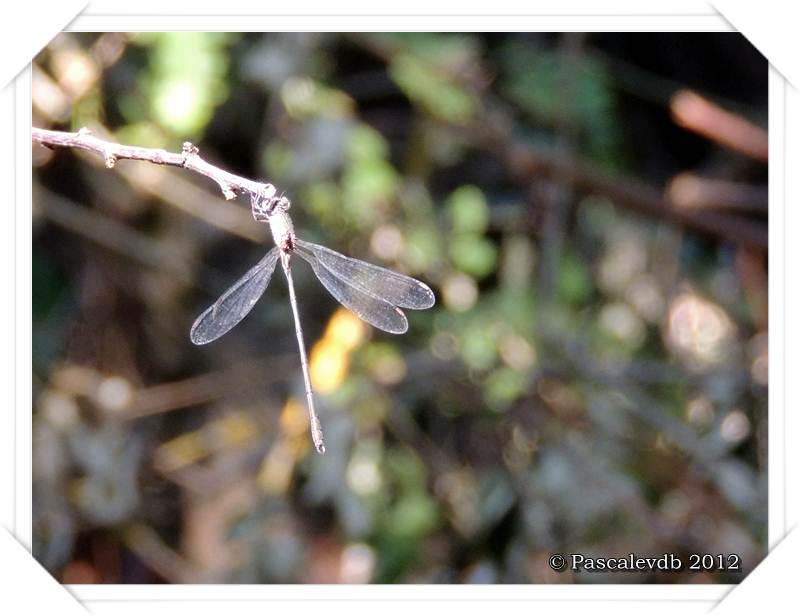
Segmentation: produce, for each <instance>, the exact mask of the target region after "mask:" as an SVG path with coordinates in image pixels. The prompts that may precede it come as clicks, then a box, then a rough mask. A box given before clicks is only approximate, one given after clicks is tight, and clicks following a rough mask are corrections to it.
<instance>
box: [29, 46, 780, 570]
mask: <svg viewBox="0 0 800 616" xmlns="http://www.w3.org/2000/svg"><path fill="white" fill-rule="evenodd" d="M766 113H767V63H766V61H765V60H764V58H763V57H761V56H760V55H759V54H758V53H757V52H756V51H755V50H754V49H753V48H752V47H751V46H750V45H749V44H748V43H747V42H746V41H745V40H744V39H743V38H742V37H741V36H739V35H738V34H728V33H725V34H722V33H719V34H705V33H704V34H699V33H698V34H677V33H672V34H658V33H647V34H601V33H598V34H580V33H568V34H508V35H504V34H430V33H417V34H348V35H339V34H301V33H294V34H220V33H176V34H163V33H147V34H122V33H104V34H103V33H99V34H63V35H61V36H59V37H58V38H56V39H55V40H53V41H52V42H51V44H50V45H49V46H48V47H47V48H46V49H44V50H43V52H42V53H41V54H40V55H39V56H38V57H37V58H36V60H35V62H34V65H33V116H34V124H35V125H36V126H39V127H44V128H56V129H62V130H71V131H74V130H77V129H78V128H80V127H82V126H87V127H89V128H91V129H92V130H93V131H94V132H95V133H96V134H98V135H100V136H103V137H106V138H108V139H111V140H114V141H118V142H121V143H127V144H133V145H141V146H150V147H162V148H166V149H168V150H171V151H179V150H180V148H181V143H182V142H183V141H185V140H188V141H191V142H193V143H195V144H196V145H197V146H198V147H199V148H200V151H201V155H203V156H204V157H205V158H206V159H207V160H209V161H211V162H213V163H215V164H218V165H219V166H221V167H222V168H225V169H227V170H229V171H232V172H234V173H237V174H240V175H243V176H246V177H251V178H254V179H258V178H264V179H267V180H268V181H270V182H272V183H274V184H275V185H276V186H277V187H278V188H279V190H285V191H286V192H287V194H288V195H289V196H290V197H291V199H292V201H293V209H292V214H293V217H294V220H295V224H296V226H297V228H298V230H299V233H300V234H301V235H302V236H303V237H305V238H307V239H309V240H312V241H316V242H320V243H323V244H325V245H326V246H330V247H331V248H334V249H336V250H339V251H341V252H344V253H346V254H349V255H352V256H355V257H358V258H363V259H366V260H368V261H371V262H375V263H380V264H385V265H387V266H388V267H391V268H392V269H395V270H397V271H402V272H406V273H408V274H410V275H413V276H416V277H418V278H421V279H423V280H425V281H427V282H428V283H429V284H430V285H431V286H432V287H433V288H434V290H435V292H436V294H437V298H438V301H437V305H436V306H435V308H433V309H431V310H428V311H423V312H413V313H411V314H410V315H409V317H410V322H411V327H410V331H409V332H408V333H407V334H406V335H403V336H397V337H394V336H391V335H387V334H384V333H382V332H378V331H374V330H372V329H371V328H369V327H368V326H367V325H365V324H363V323H361V322H360V321H358V320H357V319H356V318H355V317H354V316H352V315H351V314H350V313H348V312H347V311H345V310H343V309H341V308H339V307H337V305H336V303H335V302H334V301H333V300H332V299H331V298H330V297H328V296H327V295H326V292H325V290H324V289H323V288H322V286H321V285H320V284H318V282H317V281H316V280H315V279H314V277H313V275H311V274H310V273H309V272H308V271H307V269H306V268H304V267H302V266H298V267H297V268H295V270H296V272H297V273H296V274H295V275H296V284H297V285H298V295H299V298H300V301H301V307H300V309H301V316H302V318H303V321H304V328H305V330H306V332H307V333H306V340H307V344H308V345H309V347H310V349H309V351H310V362H311V370H312V379H313V382H314V384H315V388H316V390H317V392H318V404H319V407H320V413H321V418H322V421H323V424H324V426H325V428H326V435H327V444H328V453H327V454H326V455H325V456H318V455H316V454H315V453H314V451H313V448H312V447H311V442H310V438H309V436H308V426H307V419H306V411H305V406H304V401H303V394H302V391H303V389H302V378H301V373H300V367H299V359H298V356H297V350H296V347H295V341H294V332H293V329H292V322H291V315H290V311H289V307H288V306H287V301H286V296H287V293H286V289H285V285H284V284H283V280H282V279H281V278H280V277H276V278H275V280H274V281H273V284H272V285H271V287H270V288H269V289H268V291H267V293H266V295H265V297H264V299H262V301H261V302H260V303H259V304H258V305H257V307H256V309H255V310H254V311H253V312H252V313H251V315H250V316H249V317H248V318H247V319H246V320H245V321H243V322H242V323H241V324H240V325H239V326H238V327H237V328H236V329H234V330H233V331H232V332H230V333H229V334H228V335H226V336H225V337H224V338H222V339H220V340H219V341H218V342H215V343H214V344H211V345H208V346H207V347H195V346H193V345H191V344H190V342H189V337H188V331H189V327H190V325H191V323H192V321H193V319H194V318H195V316H196V315H197V314H198V313H199V312H200V311H201V310H202V309H203V308H205V306H206V305H208V304H209V303H210V302H211V301H213V299H215V298H216V297H217V295H218V294H219V293H220V292H221V291H222V290H223V289H224V288H226V286H227V285H229V284H230V283H232V282H233V281H234V280H235V279H237V278H238V277H239V276H240V275H241V274H242V273H243V272H244V271H246V270H247V269H248V268H249V267H250V266H251V265H252V264H254V263H255V262H256V261H257V260H258V259H260V257H261V255H263V253H264V251H265V250H266V248H267V247H268V245H269V243H270V242H271V239H270V238H269V236H268V231H267V229H266V226H265V225H258V224H257V223H255V222H254V221H253V219H252V217H251V215H250V212H249V207H248V204H247V203H245V200H244V199H240V202H235V201H234V202H226V201H225V200H224V199H223V198H222V197H221V195H220V194H219V191H218V189H217V187H216V186H215V185H213V184H212V183H211V182H210V181H208V180H207V179H205V178H202V177H200V176H196V177H195V176H193V175H192V174H190V173H189V172H185V171H181V170H176V169H167V168H161V167H157V166H155V165H150V164H148V163H142V162H132V161H120V162H119V163H118V164H117V166H116V167H115V168H114V169H113V170H107V169H105V168H104V167H103V161H102V160H100V159H99V157H92V156H89V155H84V154H83V153H80V152H77V151H69V152H67V151H52V150H48V149H45V148H42V147H40V146H34V148H33V158H34V171H33V173H34V193H33V194H34V197H33V210H34V211H33V323H34V325H33V383H34V385H33V387H34V392H33V393H34V400H35V405H34V409H33V419H34V450H33V455H34V486H33V487H34V501H33V513H34V554H35V556H36V557H37V558H38V559H39V560H40V561H41V562H42V564H43V565H44V566H45V567H47V569H48V570H50V571H51V572H52V573H53V574H54V575H55V576H56V577H57V578H58V579H60V580H62V581H63V582H71V583H92V582H94V583H153V582H173V583H175V582H191V583H197V582H215V583H224V582H239V583H269V582H423V583H429V582H437V583H438V582H444V583H494V582H513V583H527V582H537V583H557V582H587V583H602V582H664V583H713V582H735V581H737V580H739V579H741V578H742V577H743V576H744V575H745V574H746V573H747V572H748V571H749V570H750V569H752V568H753V567H754V566H755V565H756V564H757V563H758V561H759V560H760V559H761V558H762V557H763V555H764V554H765V549H766V528H767V527H766V524H767V509H766V503H767V500H766V497H767V481H766V479H767V475H766V471H767V458H766V454H767V312H766V301H767V271H766V256H767V244H766V220H767V214H766V177H767V165H766V133H765V129H764V127H765V126H766V121H767V117H766ZM553 552H562V553H573V552H583V553H585V554H587V555H593V556H607V557H608V556H619V555H626V554H628V553H629V552H634V553H636V554H637V555H642V556H656V555H660V554H662V553H663V552H674V553H676V554H678V555H679V556H683V557H687V556H688V555H689V554H691V553H711V554H729V553H737V554H740V555H741V557H742V564H743V569H742V571H741V572H713V571H708V572H699V573H696V572H694V573H693V572H688V571H685V572H683V573H670V574H655V573H651V574H646V573H642V574H636V575H634V574H625V576H624V579H623V578H622V577H620V576H619V575H614V574H606V573H584V574H573V573H561V574H557V573H554V572H552V571H551V570H550V569H549V567H548V565H547V559H548V556H549V555H550V554H551V553H553Z"/></svg>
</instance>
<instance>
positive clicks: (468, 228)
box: [445, 186, 489, 233]
mask: <svg viewBox="0 0 800 616" xmlns="http://www.w3.org/2000/svg"><path fill="white" fill-rule="evenodd" d="M445 207H446V208H447V213H448V215H449V217H450V224H451V225H452V227H453V230H454V231H457V232H471V233H484V232H485V231H486V229H487V228H488V227H489V206H488V205H487V204H486V198H485V197H484V196H483V192H482V191H481V189H480V188H478V187H477V186H461V187H460V188H457V189H456V190H454V191H453V192H452V193H451V194H450V196H449V197H448V198H447V202H446V203H445Z"/></svg>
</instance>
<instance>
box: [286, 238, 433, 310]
mask: <svg viewBox="0 0 800 616" xmlns="http://www.w3.org/2000/svg"><path fill="white" fill-rule="evenodd" d="M297 245H298V246H299V247H300V248H301V249H304V250H306V251H308V252H311V253H313V254H314V255H315V256H316V257H317V259H319V262H320V263H321V264H322V265H323V266H325V268H326V269H327V270H328V271H329V272H330V273H331V274H333V275H334V276H335V277H336V278H340V279H343V280H346V281H347V283H348V284H349V285H350V286H352V287H355V288H356V289H358V290H359V291H361V292H362V293H366V294H367V295H371V296H372V297H376V298H378V299H382V300H385V301H387V302H389V303H390V304H393V305H395V306H399V307H400V308H412V309H415V310H421V309H423V308H430V307H431V306H433V304H434V303H435V302H436V298H435V297H434V295H433V291H431V290H430V288H429V287H428V285H426V284H424V283H422V282H420V281H419V280H416V279H415V278H411V277H410V276H404V275H403V274H398V273H397V272H393V271H392V270H389V269H386V268H385V267H378V266H377V265H372V264H371V263H366V262H365V261H359V260H358V259H353V258H351V257H346V256H344V255H342V254H339V253H338V252H335V251H333V250H331V249H330V248H325V247H324V246H320V245H318V244H312V243H311V242H305V241H303V240H300V239H298V240H297Z"/></svg>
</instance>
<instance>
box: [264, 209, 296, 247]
mask: <svg viewBox="0 0 800 616" xmlns="http://www.w3.org/2000/svg"><path fill="white" fill-rule="evenodd" d="M269 228H270V230H271V231H272V239H273V240H275V245H276V246H277V247H278V248H280V249H281V251H283V252H290V251H292V250H294V246H295V236H294V225H293V224H292V219H291V218H289V214H288V213H287V212H286V210H284V209H283V208H276V209H275V211H273V213H272V214H271V215H270V217H269Z"/></svg>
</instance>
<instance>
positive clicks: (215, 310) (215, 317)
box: [189, 247, 280, 344]
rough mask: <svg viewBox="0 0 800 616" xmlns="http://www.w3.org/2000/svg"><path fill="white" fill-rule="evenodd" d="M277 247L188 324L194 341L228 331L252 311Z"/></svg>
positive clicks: (205, 340)
mask: <svg viewBox="0 0 800 616" xmlns="http://www.w3.org/2000/svg"><path fill="white" fill-rule="evenodd" d="M279 254H280V253H279V251H278V248H277V247H276V248H273V249H272V250H270V251H269V252H268V253H267V255H266V256H265V257H264V258H263V259H261V261H259V262H258V263H257V264H256V265H255V266H254V267H253V268H252V269H251V270H250V271H249V272H247V273H246V274H245V275H244V276H242V277H241V278H240V279H239V280H237V281H236V284H234V285H233V286H232V287H231V288H230V289H228V290H227V291H225V293H223V294H222V296H221V297H220V298H219V299H218V300H217V301H216V302H214V303H213V304H212V305H211V306H209V307H208V308H207V309H206V311H205V312H203V314H201V315H200V316H199V317H197V319H196V320H195V322H194V325H192V329H191V331H190V332H189V337H190V338H191V340H192V342H194V343H195V344H207V343H209V342H211V341H212V340H216V339H217V338H219V337H220V336H222V335H223V334H225V333H227V332H228V331H230V329H231V328H233V326H234V325H236V324H237V323H238V322H239V321H241V320H242V319H243V318H244V317H245V316H247V313H248V312H250V310H252V308H253V306H254V305H255V303H256V302H257V301H258V298H259V297H261V296H262V295H263V294H264V291H266V289H267V285H268V284H269V279H270V278H271V277H272V272H274V271H275V264H276V263H277V262H278V256H279Z"/></svg>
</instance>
